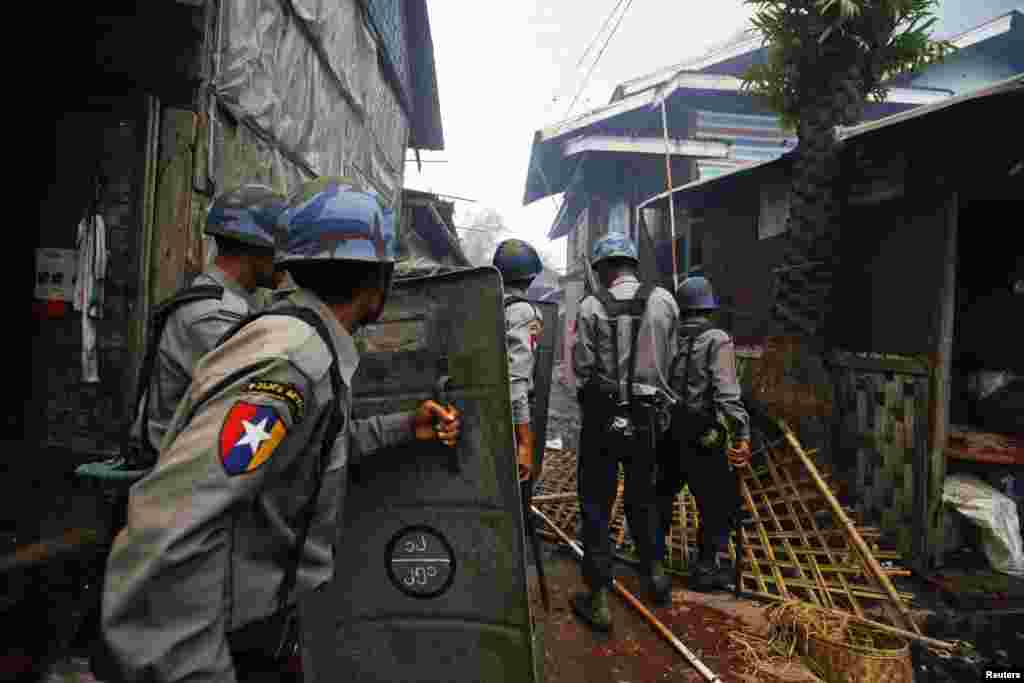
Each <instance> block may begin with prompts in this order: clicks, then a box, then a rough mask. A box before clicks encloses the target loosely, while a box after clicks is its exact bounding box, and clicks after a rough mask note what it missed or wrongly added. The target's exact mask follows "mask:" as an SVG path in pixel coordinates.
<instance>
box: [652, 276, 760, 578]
mask: <svg viewBox="0 0 1024 683" xmlns="http://www.w3.org/2000/svg"><path fill="white" fill-rule="evenodd" d="M676 296H677V299H678V301H679V306H680V308H681V309H682V310H683V319H682V322H681V323H680V327H679V350H678V352H677V356H676V358H675V359H674V361H673V364H672V370H671V371H670V372H671V385H672V389H673V391H674V393H675V394H676V395H677V396H678V397H679V398H680V400H679V402H678V403H677V404H676V406H675V408H674V411H673V420H672V429H671V430H670V431H669V432H668V433H667V435H666V438H665V439H663V441H662V443H661V446H660V448H659V456H658V469H659V481H658V508H659V517H660V525H659V533H658V546H657V551H656V552H658V553H659V557H662V556H664V552H665V536H666V534H667V533H668V531H669V528H670V526H671V523H672V506H673V504H674V501H675V499H676V496H677V495H678V493H679V491H680V490H682V488H683V486H684V485H685V484H687V483H688V484H689V486H690V493H691V494H693V496H694V498H695V499H696V502H697V507H698V510H699V513H700V521H701V526H700V544H699V547H700V556H699V558H698V561H697V565H696V568H695V569H694V571H693V572H692V573H691V575H690V586H691V587H692V588H693V589H695V590H714V589H726V588H728V585H729V582H730V581H731V580H732V578H733V573H732V570H731V568H729V567H728V566H724V565H723V566H719V565H718V563H717V559H716V558H717V557H718V555H719V553H725V552H726V551H727V550H728V544H729V534H730V532H731V530H732V527H733V524H734V522H735V517H736V515H737V514H738V512H739V510H740V503H741V501H740V493H739V480H738V478H737V473H736V471H735V469H734V468H736V467H745V466H746V465H747V464H748V463H749V461H750V418H749V415H748V414H747V410H746V408H745V407H744V406H743V402H742V400H741V398H740V385H739V381H738V380H737V378H736V354H735V349H734V347H733V343H732V339H731V338H730V337H729V334H728V333H726V332H725V331H724V330H721V329H718V328H717V327H715V325H714V322H713V314H714V312H715V311H716V310H717V309H718V302H717V301H716V300H715V296H714V292H713V291H712V289H711V283H710V282H709V281H708V280H707V279H706V278H704V277H689V278H687V279H685V280H684V281H683V282H682V284H680V285H679V291H678V292H677V295H676Z"/></svg>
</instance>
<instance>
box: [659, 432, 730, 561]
mask: <svg viewBox="0 0 1024 683" xmlns="http://www.w3.org/2000/svg"><path fill="white" fill-rule="evenodd" d="M657 461H658V476H657V484H656V489H657V499H658V503H657V508H658V522H659V524H658V532H657V540H656V544H655V550H654V552H655V553H657V556H658V557H659V558H660V557H664V554H665V548H666V536H667V535H668V532H669V529H670V527H671V525H672V513H673V507H674V506H675V501H676V497H677V496H678V495H679V492H680V491H682V489H683V486H685V485H687V484H689V487H690V494H691V495H692V496H693V497H694V499H695V501H696V503H697V512H698V514H699V515H700V530H699V543H698V547H699V548H700V560H701V562H703V563H705V564H711V563H713V562H714V557H715V554H716V553H718V552H722V551H724V550H726V549H727V548H728V544H729V534H730V532H731V531H732V529H733V526H734V524H735V523H736V521H737V518H738V516H739V513H740V509H741V507H740V506H741V499H740V489H739V478H738V476H737V474H736V472H735V471H733V470H731V469H730V468H729V461H728V459H727V458H726V455H725V453H723V452H721V451H712V450H708V449H703V448H694V447H687V446H680V445H679V443H678V442H677V441H676V440H674V439H673V438H672V436H671V431H669V432H668V434H666V436H665V437H664V438H662V439H661V440H660V441H659V444H658V455H657Z"/></svg>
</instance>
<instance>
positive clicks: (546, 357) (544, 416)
mask: <svg viewBox="0 0 1024 683" xmlns="http://www.w3.org/2000/svg"><path fill="white" fill-rule="evenodd" d="M530 303H532V304H533V305H534V306H536V307H537V310H539V311H540V313H541V315H543V316H544V329H543V331H542V332H541V337H540V342H539V343H538V344H537V349H536V350H535V351H534V365H533V406H532V409H531V413H532V416H533V420H532V424H531V425H530V426H531V428H532V430H533V438H534V451H533V462H534V464H535V466H536V471H537V472H539V471H541V468H542V467H543V465H544V448H545V446H546V444H547V440H548V404H549V403H550V402H551V374H552V373H553V372H554V367H555V349H556V348H558V344H559V343H560V335H559V334H558V332H559V330H558V304H556V303H554V302H551V301H531V302H530Z"/></svg>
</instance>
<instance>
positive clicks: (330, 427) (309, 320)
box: [217, 306, 345, 610]
mask: <svg viewBox="0 0 1024 683" xmlns="http://www.w3.org/2000/svg"><path fill="white" fill-rule="evenodd" d="M270 315H286V316H290V317H293V318H298V319H299V320H301V321H302V322H304V323H306V324H307V325H309V326H310V327H312V328H313V329H314V330H316V332H317V334H319V335H320V338H321V339H323V341H324V344H326V345H327V350H328V351H329V352H330V354H331V365H330V376H331V390H332V392H333V394H334V398H333V399H332V401H331V406H330V408H329V409H328V410H327V412H325V413H324V415H323V417H322V418H321V420H324V419H326V420H327V431H326V432H324V438H323V441H322V442H321V444H320V453H319V456H318V460H317V466H316V476H315V478H314V481H313V491H312V493H311V494H310V496H309V498H308V499H307V500H306V502H305V504H304V505H303V507H302V510H301V511H300V512H299V523H300V526H299V532H298V534H296V537H295V545H294V546H293V547H292V552H291V557H290V561H289V563H288V566H287V567H286V568H285V573H284V576H283V577H282V579H281V585H280V587H279V588H278V593H277V600H278V608H279V609H281V610H283V609H284V608H285V607H286V606H287V604H288V596H290V595H291V593H292V590H294V589H295V581H296V578H297V577H298V571H299V564H300V563H301V561H302V550H303V548H305V546H306V538H307V537H308V536H309V529H310V526H311V525H312V523H313V516H314V514H315V513H316V502H317V499H318V498H319V497H320V489H321V488H322V486H323V483H324V474H325V473H326V471H327V466H328V464H329V463H330V459H331V451H332V450H333V449H334V442H335V441H336V440H337V438H338V435H339V434H340V433H341V429H342V427H343V426H344V421H345V416H344V415H343V414H342V412H341V395H342V393H343V392H344V391H345V383H344V381H343V380H342V379H341V370H340V366H339V361H338V354H337V352H336V350H335V348H334V344H333V343H332V341H331V335H330V331H329V330H328V329H327V325H326V324H325V323H324V321H323V319H322V318H321V317H320V316H319V315H317V314H316V313H315V312H314V311H312V310H311V309H308V308H301V307H299V306H285V307H281V308H277V309H271V310H268V311H261V312H259V313H256V314H254V315H251V316H249V317H248V318H246V319H244V320H242V321H241V322H239V323H238V324H237V325H235V326H234V327H232V328H231V329H230V330H228V331H227V332H226V333H225V334H224V336H222V337H221V338H220V340H219V341H218V342H217V345H218V346H220V345H221V344H223V343H224V342H226V341H227V340H228V339H229V338H231V337H232V336H234V335H235V334H236V333H238V331H239V330H241V329H242V328H243V327H245V326H246V325H248V324H249V323H251V322H252V321H253V320H256V319H257V318H262V317H264V316H270ZM313 433H314V434H315V433H316V431H314V432H313Z"/></svg>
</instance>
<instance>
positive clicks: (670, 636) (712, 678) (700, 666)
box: [531, 506, 722, 683]
mask: <svg viewBox="0 0 1024 683" xmlns="http://www.w3.org/2000/svg"><path fill="white" fill-rule="evenodd" d="M531 507H532V509H533V512H534V514H536V515H537V516H539V517H540V518H541V519H543V520H544V522H545V523H546V524H547V525H548V526H550V527H551V528H552V529H554V531H555V533H557V534H558V536H559V537H560V538H561V539H562V541H563V542H565V543H568V544H569V547H570V548H572V549H573V551H574V552H575V553H576V557H577V558H578V559H580V560H582V559H583V550H582V549H581V548H580V547H579V545H577V544H576V542H575V541H573V540H572V539H571V538H569V537H568V536H567V535H566V534H565V532H563V531H562V530H561V529H559V528H558V527H557V526H556V525H555V523H554V522H552V521H551V520H550V519H548V518H547V517H546V516H545V515H544V513H542V512H541V511H540V510H538V509H537V508H536V506H531ZM612 585H613V586H615V590H617V591H618V592H619V594H620V595H621V596H622V597H624V598H625V599H626V601H627V602H629V604H631V605H632V606H633V607H635V608H636V610H637V611H638V612H640V614H642V615H643V617H644V619H646V620H647V622H648V623H649V624H651V625H652V626H654V628H656V629H657V630H658V632H659V633H660V634H661V635H662V636H664V637H665V639H666V640H668V641H669V642H670V643H672V646H673V647H675V649H676V650H677V651H678V652H679V653H680V654H682V655H683V656H684V657H686V660H687V661H688V662H690V664H692V665H693V667H694V668H695V669H697V671H698V672H700V675H701V676H703V677H704V678H705V679H706V680H707V681H708V683H721V681H722V679H721V678H719V677H718V674H716V673H715V672H713V671H712V670H711V669H709V668H708V667H707V666H705V664H704V662H702V661H700V660H699V659H697V655H695V654H693V653H692V652H691V651H690V650H689V649H688V648H687V647H686V646H685V645H683V643H682V642H680V640H679V639H678V638H676V636H675V634H674V633H672V631H670V630H668V628H666V627H665V625H664V624H662V623H661V622H660V621H658V619H657V617H655V616H654V615H653V614H651V613H650V611H648V610H647V608H646V607H644V606H643V603H641V602H640V601H639V600H637V599H636V598H635V597H633V595H632V593H630V592H629V591H627V590H626V589H625V588H623V587H622V584H620V583H619V582H618V581H616V580H614V579H613V580H612Z"/></svg>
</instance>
